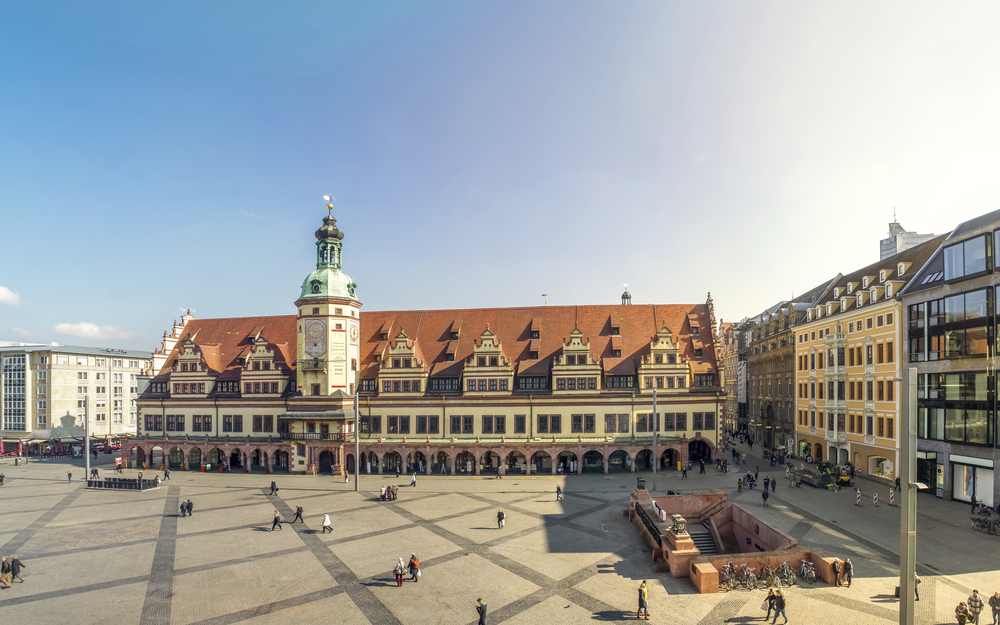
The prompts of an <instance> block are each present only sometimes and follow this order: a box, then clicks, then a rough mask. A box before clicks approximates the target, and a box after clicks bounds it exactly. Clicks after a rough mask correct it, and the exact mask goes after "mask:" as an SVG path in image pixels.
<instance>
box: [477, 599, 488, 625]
mask: <svg viewBox="0 0 1000 625" xmlns="http://www.w3.org/2000/svg"><path fill="white" fill-rule="evenodd" d="M476 612H479V625H486V602H485V601H483V599H482V597H480V598H479V599H476Z"/></svg>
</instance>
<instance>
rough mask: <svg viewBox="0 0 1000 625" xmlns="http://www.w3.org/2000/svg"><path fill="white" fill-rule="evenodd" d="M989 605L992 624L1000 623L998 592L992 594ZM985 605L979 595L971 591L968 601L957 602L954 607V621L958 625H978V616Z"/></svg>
mask: <svg viewBox="0 0 1000 625" xmlns="http://www.w3.org/2000/svg"><path fill="white" fill-rule="evenodd" d="M989 603H990V608H992V609H993V622H994V623H996V622H998V621H1000V592H995V593H993V596H992V597H990V600H989ZM985 605H986V603H985V602H984V601H983V598H982V597H981V596H980V595H979V591H978V590H975V589H973V591H972V594H971V595H969V598H968V599H966V600H965V601H962V602H959V604H958V605H957V606H955V619H956V620H957V621H958V625H965V624H966V623H974V624H975V625H979V614H980V613H981V612H982V611H983V607H985Z"/></svg>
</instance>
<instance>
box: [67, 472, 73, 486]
mask: <svg viewBox="0 0 1000 625" xmlns="http://www.w3.org/2000/svg"><path fill="white" fill-rule="evenodd" d="M66 479H67V480H69V483H70V484H72V483H73V474H72V473H70V472H69V471H67V472H66Z"/></svg>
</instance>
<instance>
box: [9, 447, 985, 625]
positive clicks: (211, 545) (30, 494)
mask: <svg viewBox="0 0 1000 625" xmlns="http://www.w3.org/2000/svg"><path fill="white" fill-rule="evenodd" d="M755 460H756V459H751V465H754V461H755ZM762 464H763V463H762ZM99 466H101V468H102V470H106V471H110V465H109V463H107V462H104V463H102V464H101V465H99ZM762 469H763V471H762V473H765V474H770V475H772V476H774V475H783V473H784V471H783V469H780V468H771V467H763V466H762ZM0 470H2V471H3V472H4V473H5V474H6V478H7V482H6V485H5V486H3V487H0V521H2V522H0V553H2V554H4V555H7V556H11V555H15V554H16V555H17V556H18V557H19V558H20V559H21V560H23V561H24V562H25V564H26V565H27V568H26V569H25V571H24V574H23V577H24V578H25V583H24V584H18V583H15V584H14V587H13V588H11V589H9V590H0V613H2V614H3V615H4V620H5V621H8V620H9V621H11V622H24V623H50V622H51V623H64V622H67V621H69V622H73V623H76V624H80V625H83V624H87V623H116V624H120V623H139V624H141V625H172V624H182V623H199V624H202V625H224V624H229V623H269V624H270V623H274V622H275V621H276V620H281V621H287V622H295V623H320V622H324V623H328V622H335V623H338V624H347V625H351V624H355V623H357V624H364V623H377V624H380V625H381V624H391V625H395V624H399V625H411V624H414V625H416V624H438V623H440V624H452V623H457V624H463V625H464V624H471V623H475V622H476V621H477V617H476V611H475V603H474V601H475V599H476V598H477V597H483V598H485V599H487V601H488V605H489V617H488V621H487V622H488V623H491V624H496V623H509V624H511V625H520V624H529V623H531V624H534V623H546V624H556V625H558V624H562V623H566V624H569V623H584V622H592V621H596V622H610V623H618V622H626V621H634V620H635V611H634V610H635V608H636V596H637V593H636V589H637V588H638V585H639V583H640V582H641V581H642V580H648V581H649V583H650V589H651V591H650V610H651V613H652V617H651V621H659V622H661V623H676V624H679V625H687V624H692V625H693V624H699V625H701V624H706V625H708V624H714V623H748V622H751V621H762V619H763V616H764V613H763V612H761V611H760V609H759V606H760V603H761V601H762V600H763V597H764V595H765V593H764V591H759V590H758V591H753V592H744V591H733V592H731V593H728V594H725V593H724V594H718V595H700V594H698V593H696V592H695V591H694V588H693V587H692V586H691V584H690V583H689V582H688V581H687V580H686V579H673V578H672V577H671V576H670V575H669V574H665V573H654V572H653V568H652V562H651V560H650V557H649V554H648V552H647V550H646V549H645V548H644V546H643V545H642V543H641V542H640V541H639V539H638V537H637V536H636V533H635V531H634V529H633V528H632V526H631V525H630V524H629V522H628V520H627V518H626V517H624V516H623V515H622V510H623V509H625V508H626V507H627V505H628V492H629V490H630V489H631V487H632V485H633V484H634V478H633V477H632V476H630V475H627V474H619V475H612V476H610V477H607V478H606V477H605V476H603V475H593V476H588V475H585V476H582V477H581V476H571V477H566V476H558V477H552V476H537V477H525V476H520V477H519V476H508V477H507V478H505V479H503V480H497V479H493V478H491V477H451V476H444V477H437V476H434V477H425V478H422V479H421V480H420V482H419V485H418V486H417V487H416V488H412V487H410V486H409V482H408V481H407V480H406V479H404V478H400V479H399V480H396V479H395V478H393V477H390V476H381V477H380V476H371V477H363V478H362V482H361V491H360V492H355V491H354V484H353V483H350V484H344V483H342V482H339V481H336V480H333V479H331V478H329V477H307V476H284V475H281V476H274V477H275V479H276V481H277V482H278V485H279V487H280V491H279V494H278V495H274V496H272V495H269V494H268V493H269V491H270V489H269V488H268V486H269V484H270V480H271V478H272V476H266V475H261V474H256V475H243V474H231V475H220V474H203V473H194V472H192V473H186V472H173V473H172V474H171V480H170V481H167V482H165V483H164V484H163V486H162V487H161V488H159V489H156V490H152V491H147V492H143V493H135V492H125V491H100V490H89V491H88V490H87V489H85V488H84V485H83V484H81V483H73V484H68V483H67V482H66V479H65V474H66V471H67V470H73V471H74V473H77V474H78V475H79V474H81V473H82V472H83V471H82V469H81V468H80V463H73V462H66V461H40V462H32V463H29V464H28V465H27V466H21V467H14V466H13V463H11V462H9V461H4V462H0ZM646 477H647V483H649V480H648V478H649V475H648V474H647V475H646ZM736 477H737V476H736V474H735V473H730V474H718V473H715V472H714V471H713V472H710V473H709V475H696V474H694V473H692V474H691V475H690V478H689V479H688V480H686V481H683V482H682V481H680V480H678V479H677V477H676V476H675V475H673V474H667V475H662V476H660V478H659V486H660V489H661V491H666V489H667V488H672V489H674V490H679V491H682V492H698V491H703V490H706V489H708V488H724V489H726V490H727V491H729V492H731V493H732V495H731V501H732V502H734V503H737V504H739V505H744V506H746V507H747V508H751V509H753V511H754V512H755V513H756V514H758V515H760V516H761V517H763V518H765V519H766V520H767V521H768V522H770V523H772V524H773V525H775V526H776V527H778V528H779V529H781V530H783V531H785V532H788V533H789V534H790V535H792V536H793V537H795V538H796V539H798V540H799V541H800V543H802V544H803V545H807V546H814V547H820V548H823V549H826V550H828V551H830V552H831V553H834V554H836V555H839V556H841V557H850V558H851V559H852V561H853V562H855V565H856V570H857V575H856V577H855V582H854V584H853V586H852V588H850V589H847V588H832V587H829V586H824V585H822V584H818V585H815V586H812V587H809V586H805V587H794V588H791V589H787V590H786V594H787V595H788V613H789V616H790V622H792V623H796V624H798V623H817V624H819V623H834V622H851V623H859V624H867V623H872V624H876V623H879V624H884V623H895V622H896V621H897V618H898V601H897V600H896V599H895V597H894V596H893V593H894V587H895V585H896V576H897V575H898V573H897V572H896V569H895V568H894V567H898V555H897V554H898V548H899V533H898V528H899V510H898V508H891V507H889V506H884V505H883V506H881V507H880V508H879V509H875V508H872V507H871V506H862V507H861V508H858V507H857V506H854V505H853V490H852V491H849V492H848V491H846V490H845V491H842V492H840V493H828V492H826V491H820V490H818V489H811V488H806V487H803V488H798V489H795V488H788V487H787V482H784V481H782V482H780V483H779V487H778V490H777V492H776V493H774V495H773V496H772V498H771V499H770V505H769V506H768V507H767V508H764V507H763V506H762V505H761V501H760V494H759V492H754V491H750V490H747V489H745V490H744V492H743V493H740V494H737V493H735V482H736ZM762 477H763V476H762ZM392 482H396V483H398V484H399V499H398V500H397V501H392V502H379V501H377V495H378V489H379V487H380V486H381V485H382V484H388V483H392ZM730 482H732V484H730ZM557 484H558V485H561V486H562V487H563V489H564V491H565V495H564V500H563V501H558V502H557V501H555V494H554V491H555V487H556V485H557ZM861 484H862V489H863V491H864V492H865V493H866V496H870V494H871V493H872V492H879V496H880V498H881V499H883V501H885V500H887V499H888V488H887V487H883V486H881V485H878V484H875V483H874V482H868V481H866V480H862V481H861ZM782 487H784V488H782ZM755 490H759V489H755ZM186 499H191V500H192V501H193V502H194V503H195V509H194V514H193V515H192V516H190V517H181V516H180V511H179V509H178V506H179V503H180V501H182V500H186ZM868 501H870V499H868ZM919 504H920V507H921V517H920V521H919V524H918V537H921V539H922V540H921V541H920V543H919V544H918V560H919V566H918V571H919V572H920V574H921V577H922V578H923V583H922V584H921V587H920V590H921V602H920V603H918V604H917V622H920V623H941V622H951V619H952V615H953V610H954V606H955V604H957V602H958V601H960V600H963V599H964V598H965V597H966V596H967V595H968V594H969V593H970V592H971V589H972V587H977V588H979V590H980V592H981V593H983V594H986V595H989V594H992V592H993V591H994V590H995V589H996V588H995V587H994V586H993V585H996V586H1000V580H998V579H997V576H996V573H995V568H996V567H995V566H994V565H993V564H992V563H991V560H992V559H993V558H992V552H993V549H992V548H993V547H995V546H1000V539H998V538H995V537H987V536H983V535H981V534H978V533H976V532H974V531H972V529H971V527H969V525H970V523H969V522H968V517H969V515H968V514H967V512H968V508H967V507H966V506H964V505H958V504H955V503H950V502H941V501H939V500H935V499H933V498H925V497H921V499H920V500H919ZM296 506H302V507H303V508H304V509H305V518H306V522H305V523H294V524H290V523H288V521H290V520H291V519H292V517H293V516H294V510H295V507H296ZM498 508H502V509H503V510H504V511H505V512H506V513H507V519H506V526H505V527H504V528H503V529H499V528H498V527H497V522H496V513H497V509H498ZM275 510H277V511H278V512H279V513H280V514H281V517H282V519H283V521H284V529H283V530H282V531H274V532H271V531H269V530H270V529H271V518H272V516H273V513H274V511H275ZM324 512H328V513H329V514H330V516H331V519H332V521H333V528H334V532H333V533H332V534H329V533H328V534H323V533H322V526H321V524H322V515H323V513H324ZM264 534H267V535H266V536H265V535H264ZM410 553H416V554H417V556H418V557H419V558H420V560H421V570H422V575H421V578H420V581H419V582H417V583H414V582H412V581H409V575H407V576H406V580H407V581H405V582H404V584H403V587H402V588H397V586H396V581H395V578H394V575H393V573H392V569H393V567H394V565H395V563H396V560H397V558H400V557H401V558H403V560H404V562H405V561H406V560H408V559H409V556H410ZM793 564H795V563H793ZM991 584H993V585H991Z"/></svg>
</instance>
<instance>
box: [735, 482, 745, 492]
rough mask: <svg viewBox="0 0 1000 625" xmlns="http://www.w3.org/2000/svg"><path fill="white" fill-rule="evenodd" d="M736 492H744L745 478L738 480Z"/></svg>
mask: <svg viewBox="0 0 1000 625" xmlns="http://www.w3.org/2000/svg"><path fill="white" fill-rule="evenodd" d="M736 492H738V493H742V492H743V478H740V479H738V480H736Z"/></svg>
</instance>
